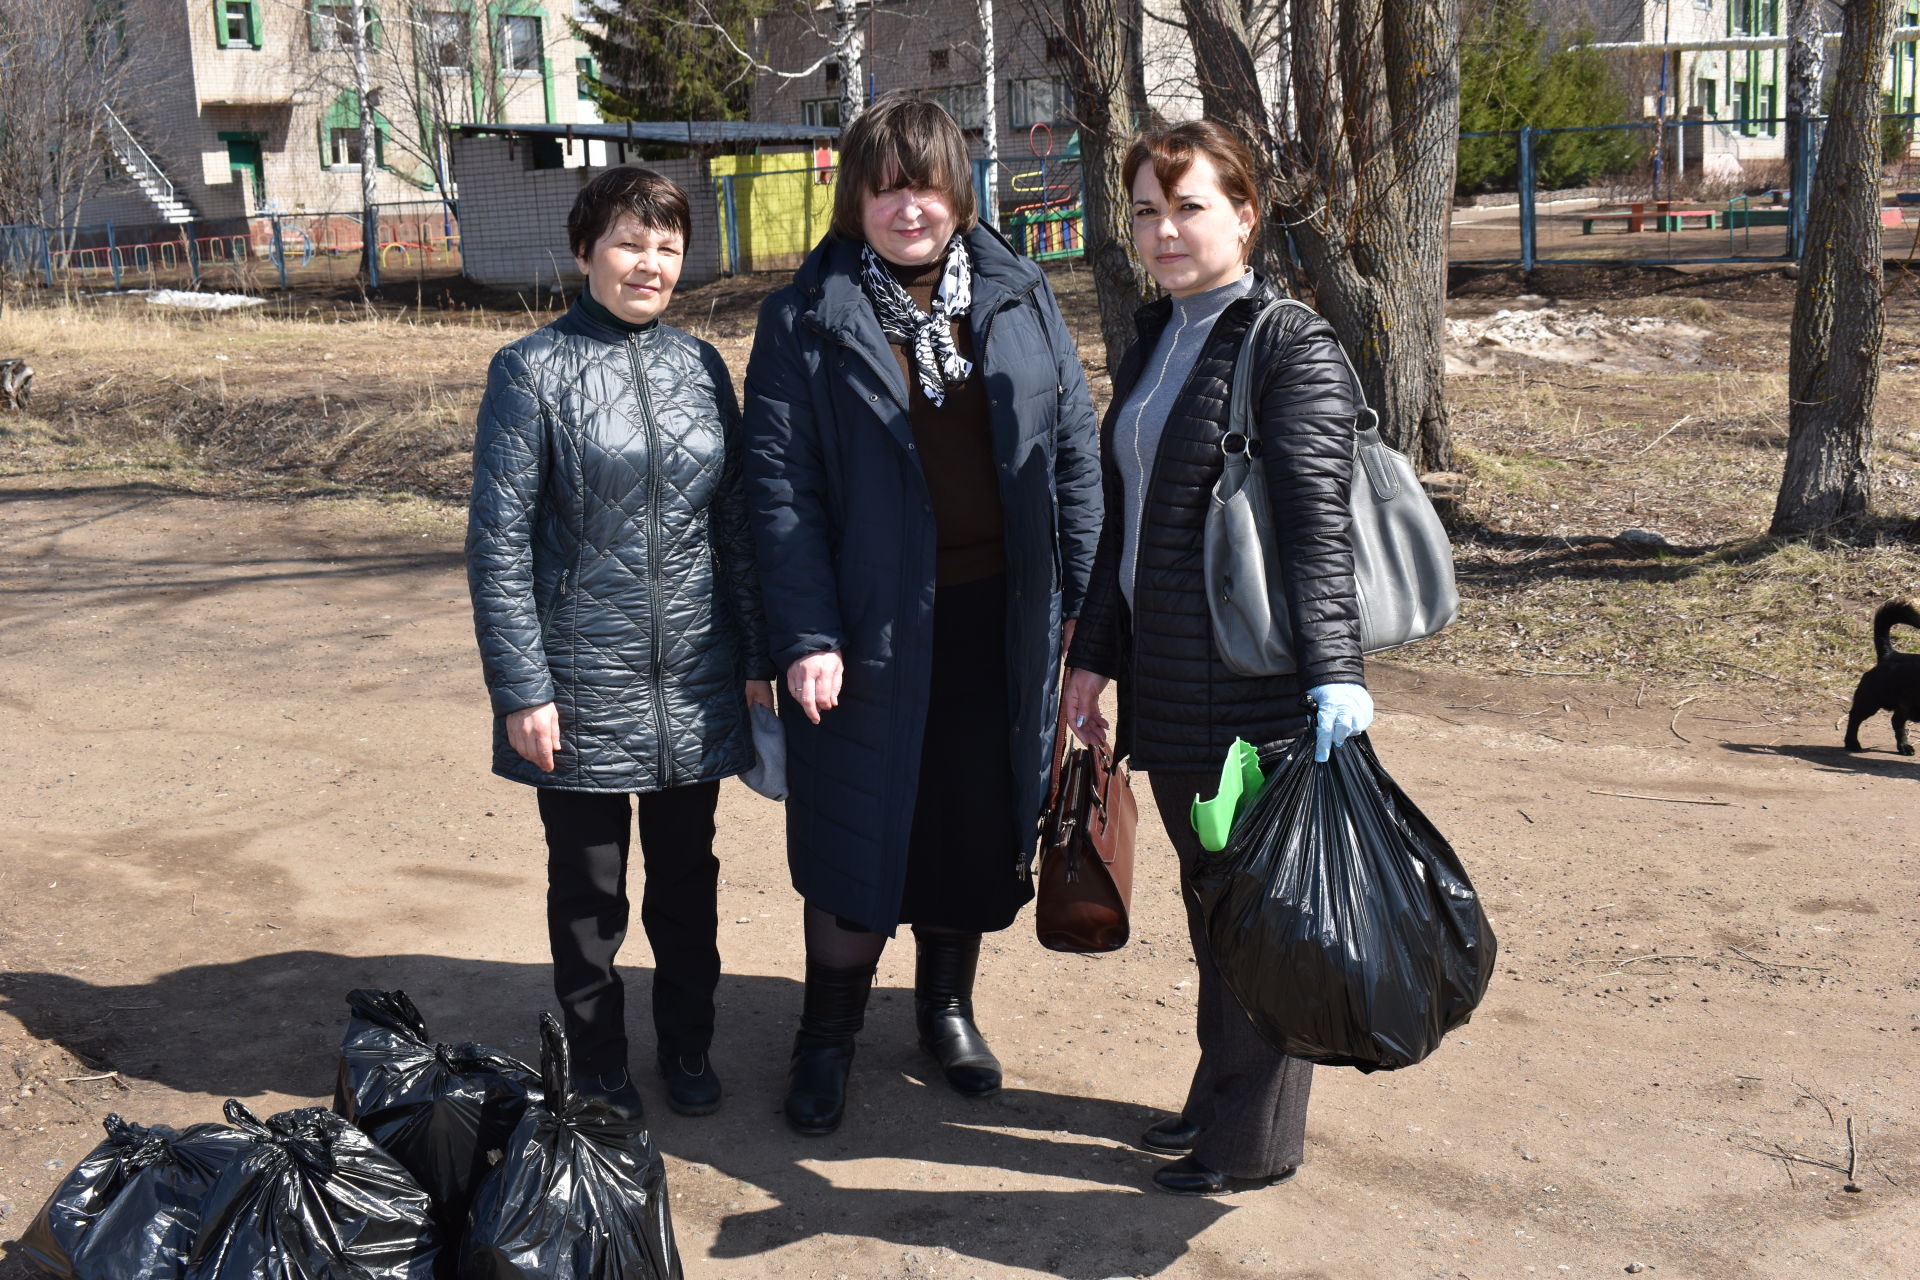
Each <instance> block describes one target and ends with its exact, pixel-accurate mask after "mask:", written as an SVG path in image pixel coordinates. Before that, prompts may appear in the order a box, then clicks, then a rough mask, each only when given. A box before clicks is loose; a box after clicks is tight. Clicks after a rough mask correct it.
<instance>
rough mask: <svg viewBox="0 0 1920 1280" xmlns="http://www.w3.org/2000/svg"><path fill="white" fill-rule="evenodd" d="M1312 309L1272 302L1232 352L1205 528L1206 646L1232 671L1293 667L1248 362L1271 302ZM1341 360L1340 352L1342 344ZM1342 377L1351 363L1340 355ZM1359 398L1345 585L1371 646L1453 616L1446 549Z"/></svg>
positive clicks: (1389, 644)
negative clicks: (1349, 571) (1349, 583)
mask: <svg viewBox="0 0 1920 1280" xmlns="http://www.w3.org/2000/svg"><path fill="white" fill-rule="evenodd" d="M1287 306H1293V307H1299V308H1301V309H1302V310H1303V311H1312V308H1311V307H1308V306H1307V305H1306V304H1305V303H1304V302H1300V301H1298V300H1296V299H1293V298H1282V299H1281V300H1279V301H1278V302H1275V303H1273V304H1272V305H1270V306H1268V307H1266V308H1265V309H1263V310H1262V311H1261V312H1260V314H1259V315H1257V316H1255V317H1254V319H1253V323H1252V324H1251V325H1249V326H1247V334H1246V337H1245V338H1244V339H1242V341H1241V343H1240V354H1239V355H1238V357H1236V358H1235V360H1234V365H1233V387H1232V390H1231V392H1230V396H1229V399H1228V421H1227V433H1226V435H1224V436H1223V437H1222V438H1221V440H1220V452H1221V455H1222V456H1221V468H1220V479H1219V480H1218V482H1216V483H1215V484H1214V486H1213V499H1212V502H1211V503H1210V504H1209V506H1208V508H1207V522H1206V533H1205V539H1206V540H1205V549H1206V578H1207V584H1206V585H1207V611H1208V612H1209V613H1210V614H1211V615H1212V618H1213V647H1214V649H1215V651H1216V652H1218V653H1219V655H1220V660H1221V661H1222V662H1223V663H1225V664H1226V666H1227V669H1228V670H1230V671H1233V672H1234V673H1236V674H1238V675H1243V676H1278V675H1286V674H1288V673H1290V672H1292V671H1295V670H1297V669H1298V667H1299V662H1298V660H1297V658H1296V656H1295V654H1294V652H1293V622H1292V615H1291V613H1290V612H1289V610H1288V608H1287V591H1286V581H1285V579H1284V578H1283V577H1282V575H1281V571H1280V555H1279V548H1278V547H1277V546H1276V545H1275V541H1274V535H1273V514H1272V513H1273V508H1272V507H1271V506H1270V505H1269V504H1268V501H1267V481H1266V476H1265V474H1264V472H1263V471H1262V469H1261V468H1260V467H1258V466H1256V465H1254V464H1255V463H1256V462H1257V461H1258V460H1259V457H1260V435H1259V428H1258V415H1257V413H1256V409H1257V407H1258V406H1256V405H1255V404H1254V392H1253V386H1254V374H1255V370H1254V368H1253V364H1254V359H1253V353H1254V352H1255V351H1256V350H1257V349H1258V347H1259V337H1260V331H1261V330H1262V329H1264V328H1265V327H1266V324H1267V321H1268V318H1269V317H1271V316H1272V315H1273V313H1274V312H1275V311H1276V310H1277V309H1279V308H1280V307H1287ZM1340 354H1341V358H1342V359H1346V352H1345V351H1344V350H1343V351H1341V353H1340ZM1347 370H1348V372H1349V373H1353V362H1352V361H1351V360H1348V361H1347ZM1353 385H1354V391H1355V393H1356V394H1358V395H1360V396H1362V399H1361V402H1360V413H1361V416H1362V417H1364V418H1365V419H1366V420H1367V422H1368V425H1367V426H1366V427H1365V428H1363V429H1361V430H1359V431H1357V432H1356V433H1355V440H1354V461H1355V463H1356V465H1355V467H1354V469H1353V490H1352V498H1351V504H1352V510H1353V526H1352V537H1353V585H1354V591H1355V594H1357V595H1358V596H1359V603H1360V650H1361V652H1362V653H1379V652H1380V651H1381V650H1383V649H1393V648H1397V647H1399V646H1400V645H1403V644H1410V643H1411V642H1413V641H1415V640H1424V639H1426V638H1427V637H1428V636H1430V635H1433V634H1434V633H1435V632H1437V631H1439V630H1441V629H1442V628H1443V627H1445V626H1446V625H1447V624H1448V623H1450V622H1452V621H1453V620H1454V618H1455V617H1456V616H1458V614H1459V612H1460V593H1459V592H1458V590H1457V589H1456V588H1455V586H1454V581H1453V546H1452V544H1451V543H1450V542H1448V540H1447V531H1446V528H1445V527H1444V526H1443V525H1442V524H1441V523H1440V517H1439V515H1438V513H1436V512H1435V511H1434V509H1433V503H1432V501H1431V500H1430V499H1429V498H1428V497H1427V494H1426V491H1425V490H1424V489H1422V488H1421V487H1420V478H1419V477H1418V476H1416V475H1415V474H1414V472H1413V464H1412V463H1411V462H1409V461H1408V460H1407V457H1406V455H1405V454H1403V453H1400V452H1398V451H1397V450H1394V449H1390V448H1388V447H1387V446H1386V445H1385V444H1384V443H1382V441H1381V439H1380V416H1379V415H1378V414H1376V413H1375V412H1374V411H1373V410H1372V409H1370V408H1368V407H1367V403H1366V400H1365V398H1364V397H1365V392H1363V391H1361V390H1360V378H1359V375H1358V374H1357V373H1354V377H1353Z"/></svg>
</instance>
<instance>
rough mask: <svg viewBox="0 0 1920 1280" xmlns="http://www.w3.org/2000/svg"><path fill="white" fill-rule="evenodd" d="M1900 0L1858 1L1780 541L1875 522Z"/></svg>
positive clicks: (1827, 180)
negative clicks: (1887, 147) (1883, 239)
mask: <svg viewBox="0 0 1920 1280" xmlns="http://www.w3.org/2000/svg"><path fill="white" fill-rule="evenodd" d="M1893 22H1894V6H1893V0H1847V2H1846V6H1845V8H1844V9H1843V10H1842V27H1841V39H1840V56H1839V60H1838V63H1837V65H1836V67H1835V77H1834V89H1833V109H1832V111H1831V112H1830V114H1829V115H1828V117H1827V123H1826V130H1825V133H1824V135H1823V136H1822V138H1821V140H1820V158H1819V168H1818V171H1817V173H1816V174H1815V178H1814V182H1813V189H1812V190H1811V191H1809V192H1806V193H1804V194H1803V193H1801V192H1798V191H1796V192H1794V195H1793V198H1794V199H1795V200H1801V199H1805V200H1807V201H1808V208H1807V243H1806V248H1805V251H1804V253H1803V254H1802V256H1801V260H1800V289H1799V292H1798V294H1797V295H1796V296H1795V298H1794V303H1793V338H1792V342H1791V352H1790V354H1789V356H1788V358H1787V392H1788V397H1789V400H1788V417H1787V421H1788V434H1787V461H1786V470H1785V474H1784V475H1783V476H1782V478H1781V481H1780V496H1779V498H1778V500H1777V501H1776V502H1775V504H1774V508H1773V526H1772V532H1773V534H1774V535H1775V536H1776V537H1797V536H1802V535H1805V534H1810V533H1815V532H1817V531H1819V530H1822V529H1826V528H1830V527H1831V526H1833V525H1835V524H1838V523H1840V522H1842V521H1845V520H1850V519H1854V518H1857V517H1859V516H1862V515H1865V514H1866V510H1867V500H1868V498H1869V496H1870V494H1869V486H1870V482H1871V479H1872V449H1873V407H1874V399H1875V395H1876V393H1877V392H1878V390H1879V383H1880V347H1881V338H1882V335H1883V332H1884V329H1885V319H1886V317H1885V305H1884V301H1883V298H1882V294H1881V286H1882V275H1883V259H1884V256H1885V254H1884V251H1883V249H1882V247H1881V243H1880V82H1881V76H1882V74H1883V73H1884V71H1885V67H1886V56H1887V55H1886V49H1887V43H1888V41H1889V40H1890V39H1891V37H1892V35H1893Z"/></svg>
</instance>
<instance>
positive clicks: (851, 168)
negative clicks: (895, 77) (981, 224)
mask: <svg viewBox="0 0 1920 1280" xmlns="http://www.w3.org/2000/svg"><path fill="white" fill-rule="evenodd" d="M903 183H904V184H905V185H907V186H910V187H929V188H931V189H933V190H935V191H938V192H939V193H940V195H941V197H942V198H943V199H944V200H945V201H946V202H947V207H948V208H949V209H951V210H953V221H954V230H956V231H971V230H973V228H974V225H975V224H976V223H977V222H978V221H979V218H978V217H977V215H976V214H975V212H974V201H973V165H972V164H971V163H969V162H968V160H967V138H966V135H965V134H963V133H961V132H960V126H959V125H958V124H957V123H955V121H954V118H953V117H952V116H950V115H948V114H947V109H946V108H945V107H943V106H941V105H940V104H939V103H937V102H931V101H929V100H927V99H926V98H912V97H908V96H906V95H905V94H889V95H888V96H886V97H884V98H882V99H880V100H879V101H878V102H876V103H874V104H873V105H872V106H870V107H868V108H867V109H866V110H865V111H862V112H861V113H860V116H859V118H858V119H857V120H855V121H854V122H853V123H852V124H851V125H849V126H848V127H847V131H846V132H845V133H843V134H842V135H840V176H839V180H838V182H837V183H836V184H835V187H834V192H833V229H834V230H835V231H837V232H839V233H840V234H841V235H843V236H845V237H847V238H848V239H850V240H860V239H863V238H864V236H865V233H864V232H862V231H861V229H860V204H861V202H862V201H863V200H865V199H866V197H868V196H870V195H876V194H878V193H879V192H880V191H881V190H882V189H883V188H884V187H892V186H899V185H901V184H903Z"/></svg>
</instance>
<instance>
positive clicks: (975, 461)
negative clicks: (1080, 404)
mask: <svg viewBox="0 0 1920 1280" xmlns="http://www.w3.org/2000/svg"><path fill="white" fill-rule="evenodd" d="M943 265H944V260H940V259H936V260H935V261H934V262H933V263H931V264H930V265H928V266H925V267H902V266H899V265H897V264H895V263H891V262H889V263H887V269H888V270H889V271H891V272H892V273H893V278H894V279H896V280H898V281H899V282H900V285H901V287H902V288H904V289H905V290H906V291H907V293H908V295H909V296H911V297H912V298H913V300H914V302H915V303H916V304H918V305H919V307H920V309H921V310H922V311H932V310H933V291H934V289H935V288H936V287H937V286H938V285H939V283H940V269H941V267H942V266H943ZM953 340H954V345H955V346H957V347H958V348H959V349H960V354H961V355H963V356H965V357H966V358H967V359H969V360H971V359H973V335H972V334H971V333H970V332H969V326H968V325H967V323H966V322H965V321H964V320H961V321H957V322H955V324H954V325H953ZM891 349H892V351H893V358H894V359H895V360H897V361H899V363H900V372H901V374H902V375H903V376H904V377H905V378H906V380H907V425H908V426H910V427H911V428H912V429H913V443H914V448H915V451H916V452H917V453H919V455H920V469H921V470H922V471H923V472H925V474H926V477H927V495H928V500H929V501H931V502H932V504H933V520H934V527H935V529H936V530H937V533H936V542H935V552H934V579H933V580H934V585H935V586H939V587H947V586H952V585H954V584H955V583H960V582H977V581H979V580H980V579H981V578H989V577H992V576H993V575H994V574H996V573H999V572H1001V571H1002V570H1004V569H1005V568H1006V567H1007V554H1006V527H1005V524H1004V522H1003V516H1002V514H1001V510H1000V481H999V477H998V476H997V475H996V474H995V472H994V465H993V424H992V420H991V418H990V416H989V413H990V410H989V408H988V405H987V388H986V380H985V378H984V377H983V376H982V375H981V373H980V370H979V369H977V368H976V369H975V370H974V371H973V376H971V377H969V378H968V379H967V380H966V381H965V382H963V383H961V384H960V385H959V386H957V387H949V388H947V396H946V402H945V403H944V404H938V405H936V404H935V403H934V402H933V401H931V400H929V399H927V397H926V393H924V392H923V391H921V390H920V379H919V375H918V374H917V373H916V371H915V367H914V363H913V361H912V359H911V358H909V356H908V354H907V349H906V348H905V347H904V346H902V345H900V344H897V343H895V344H891Z"/></svg>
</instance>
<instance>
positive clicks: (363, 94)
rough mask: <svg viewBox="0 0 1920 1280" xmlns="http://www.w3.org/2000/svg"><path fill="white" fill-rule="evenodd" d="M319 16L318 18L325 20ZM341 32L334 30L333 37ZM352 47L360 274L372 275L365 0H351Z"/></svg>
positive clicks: (373, 129) (373, 141)
mask: <svg viewBox="0 0 1920 1280" xmlns="http://www.w3.org/2000/svg"><path fill="white" fill-rule="evenodd" d="M325 20H326V19H325V18H322V19H321V21H323V22H324V21H325ZM340 34H342V33H339V32H336V33H335V35H336V37H337V36H338V35H340ZM344 34H346V35H347V37H348V39H349V40H350V41H351V42H352V45H353V48H352V50H351V52H352V54H353V92H354V96H355V97H356V98H358V99H359V101H360V218H361V226H360V278H361V279H363V280H371V279H372V278H373V255H374V254H376V253H378V252H379V245H380V232H379V228H378V227H376V226H375V225H374V217H375V214H374V183H375V181H376V179H377V178H378V177H379V173H380V135H379V129H378V128H377V126H376V125H375V124H374V116H373V112H374V105H373V76H372V74H371V73H370V72H369V71H368V69H367V45H368V43H369V32H368V26H367V0H353V30H352V31H350V32H347V33H344Z"/></svg>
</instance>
